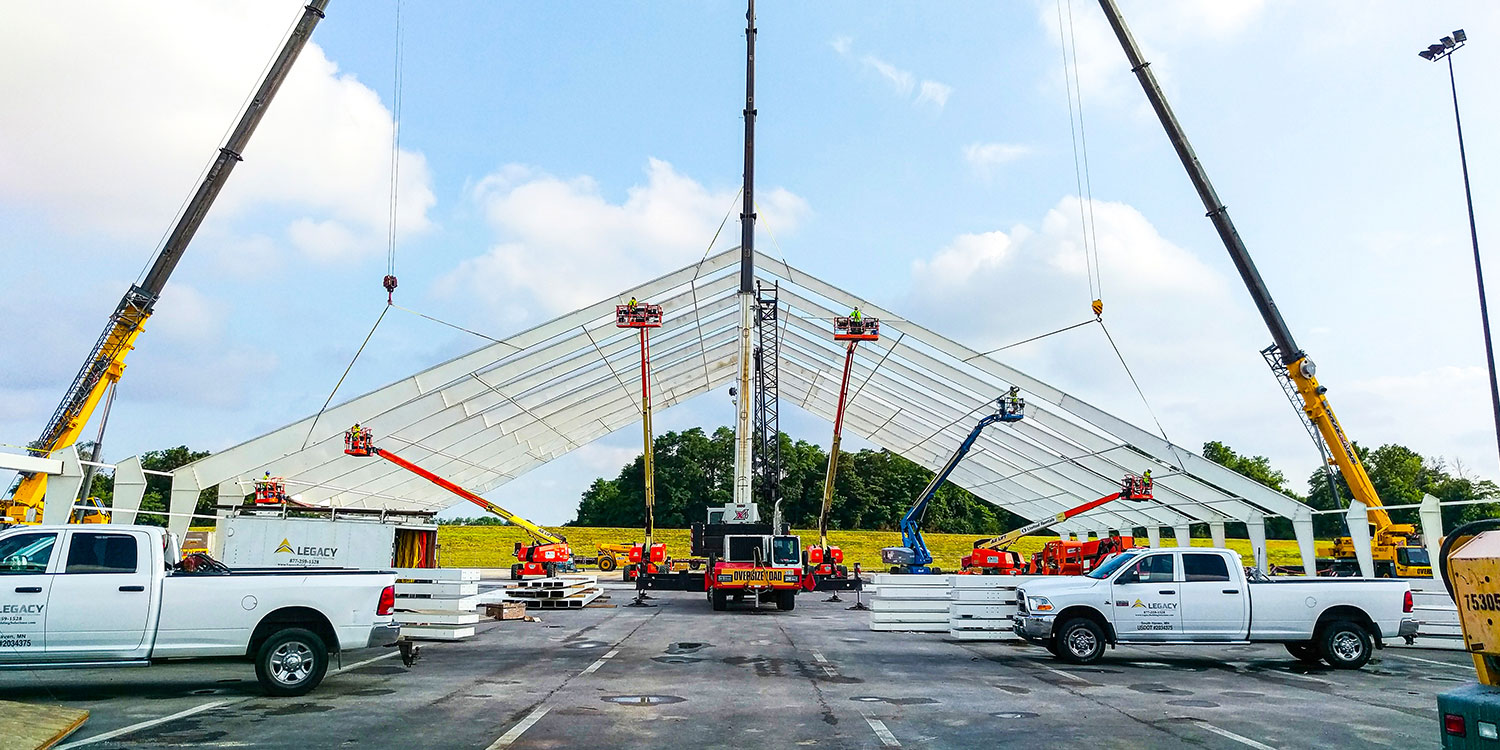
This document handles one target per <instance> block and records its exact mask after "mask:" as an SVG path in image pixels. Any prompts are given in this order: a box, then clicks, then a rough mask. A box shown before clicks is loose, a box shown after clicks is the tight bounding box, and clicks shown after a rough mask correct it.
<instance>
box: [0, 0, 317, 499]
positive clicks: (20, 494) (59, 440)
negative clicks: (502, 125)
mask: <svg viewBox="0 0 1500 750" xmlns="http://www.w3.org/2000/svg"><path fill="white" fill-rule="evenodd" d="M326 7H328V0H312V1H311V2H309V3H308V4H307V6H306V7H304V8H303V10H302V18H301V20H300V21H298V23H297V25H296V27H295V28H294V29H293V30H292V33H291V36H289V37H288V38H287V40H286V43H285V44H284V45H282V48H281V53H280V54H279V55H277V57H276V60H275V61H274V62H273V63H272V64H271V68H270V70H269V71H268V72H267V73H266V77H265V80H263V81H261V84H260V87H259V88H258V89H256V91H255V96H254V97H252V98H251V99H250V104H249V105H248V106H246V107H245V112H244V114H242V115H241V116H240V120H239V123H238V124H237V125H236V126H235V128H234V130H233V131H232V132H231V133H230V135H229V139H228V140H227V141H226V142H225V143H224V146H223V147H222V148H220V149H219V155H218V157H217V158H215V159H214V163H213V165H212V166H211V167H209V169H208V172H207V173H206V174H205V175H204V176H203V182H202V183H201V184H199V185H198V189H197V191H196V192H195V193H194V194H193V197H192V200H191V201H189V203H188V205H187V208H186V209H185V210H184V211H183V212H182V216H181V217H180V218H178V220H177V224H176V225H175V226H174V227H173V228H172V232H171V233H170V234H169V235H167V239H166V241H165V242H164V243H162V247H161V251H160V252H158V253H157V255H156V261H155V262H154V263H152V265H151V270H150V271H148V272H147V273H146V276H145V279H144V281H142V282H141V283H140V284H134V285H132V286H131V287H130V290H129V291H127V292H126V293H125V296H124V298H122V299H121V300H120V304H119V305H117V306H116V307H115V311H114V313H112V314H111V315H110V316H109V324H108V325H107V326H106V327H105V329H104V333H103V334H101V335H100V336H99V340H98V341H97V342H95V344H94V349H93V351H92V352H90V353H89V358H88V359H87V360H86V361H85V362H84V363H83V368H82V369H80V370H79V371H78V374H77V375H76V376H74V378H73V382H72V384H71V385H69V386H68V392H67V393H66V394H65V395H64V396H63V400H62V403H60V404H58V406H57V410H56V411H55V412H53V414H52V419H51V420H50V421H48V422H47V427H46V429H44V430H42V435H41V437H39V438H37V439H36V440H35V441H34V442H32V444H31V446H30V447H29V450H30V452H31V454H32V455H34V456H50V455H51V454H53V453H54V452H56V451H58V450H62V449H71V447H72V446H73V445H74V444H75V443H77V442H78V436H79V435H80V434H82V433H83V428H84V427H85V426H86V425H87V424H88V422H89V418H90V417H91V416H92V415H93V413H94V409H95V408H97V407H98V406H99V402H100V401H104V404H105V405H104V413H103V414H102V415H101V417H100V422H99V438H98V439H97V440H95V442H94V450H93V454H92V456H91V459H92V460H93V461H98V460H99V451H100V443H102V442H103V440H104V426H105V424H106V423H107V422H108V420H109V406H110V403H111V402H112V401H113V400H114V386H115V384H116V383H118V382H119V381H120V376H121V375H123V374H124V373H125V355H127V354H129V353H130V351H131V350H132V349H134V348H135V340H136V338H138V337H139V336H140V335H141V331H142V330H144V327H145V325H146V319H147V318H149V317H151V313H152V311H153V309H154V308H155V306H156V301H157V299H158V298H159V297H160V296H161V292H162V289H163V288H164V287H165V286H166V285H167V279H168V278H170V277H171V275H172V270H173V269H175V268H176V267H177V262H178V261H180V260H182V254H183V253H184V252H185V251H186V250H187V246H188V243H189V242H191V241H192V239H193V235H194V234H195V233H197V231H198V227H199V226H201V225H202V224H203V219H204V217H206V216H207V215H208V209H209V208H210V207H211V206H213V202H214V199H215V198H217V197H218V195H219V191H220V190H221V189H223V187H224V183H225V182H226V181H227V180H228V179H229V173H230V172H231V171H233V170H234V165H235V164H236V163H238V162H239V161H241V159H242V157H241V154H242V153H243V152H244V149H245V145H246V144H247V143H249V141H250V135H251V134H252V133H254V132H255V127H256V126H257V125H259V124H260V120H261V117H262V116H264V115H265V112H266V108H267V107H269V106H270V104H271V99H272V98H273V97H275V96H276V91H277V90H278V89H279V88H281V83H282V81H284V80H286V76H287V73H289V72H291V69H292V63H294V62H295V61H296V60H297V55H298V54H300V53H301V52H302V48H303V46H304V45H306V44H307V40H308V38H309V37H311V36H312V32H313V28H314V27H315V26H317V25H318V21H319V20H321V19H322V18H323V16H324V13H323V10H324V8H326ZM106 396H107V398H106ZM93 469H94V467H93V466H86V467H85V469H84V482H83V493H84V496H85V497H87V496H88V493H89V488H90V486H91V480H92V477H93ZM46 494H47V475H46V474H41V473H37V474H23V475H22V476H21V478H20V481H19V482H18V483H17V484H16V485H15V487H14V491H13V492H12V493H11V496H10V497H9V498H6V499H5V500H4V501H0V517H6V518H12V519H16V522H17V523H20V524H36V523H41V520H42V519H41V515H42V502H43V499H44V497H45V496H46Z"/></svg>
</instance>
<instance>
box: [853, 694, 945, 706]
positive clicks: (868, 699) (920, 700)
mask: <svg viewBox="0 0 1500 750" xmlns="http://www.w3.org/2000/svg"><path fill="white" fill-rule="evenodd" d="M849 700H851V701H858V702H860V703H889V704H891V705H893V706H920V705H923V704H927V703H937V701H936V700H933V699H932V698H926V697H917V698H886V697H884V696H879V695H856V696H854V697H853V698H850V699H849Z"/></svg>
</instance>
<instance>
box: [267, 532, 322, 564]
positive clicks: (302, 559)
mask: <svg viewBox="0 0 1500 750" xmlns="http://www.w3.org/2000/svg"><path fill="white" fill-rule="evenodd" d="M272 538H273V539H274V538H275V537H272ZM272 554H276V555H281V554H286V555H291V556H292V557H291V558H290V559H288V560H287V561H286V564H288V565H307V566H312V565H322V564H323V558H333V557H337V556H338V554H339V548H338V547H296V548H293V547H292V543H291V539H289V538H284V539H282V540H281V545H280V546H278V547H277V548H276V551H275V552H274V553H272Z"/></svg>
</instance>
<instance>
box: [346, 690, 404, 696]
mask: <svg viewBox="0 0 1500 750" xmlns="http://www.w3.org/2000/svg"><path fill="white" fill-rule="evenodd" d="M395 692H396V691H395V690H393V689H391V688H365V689H363V690H355V691H354V692H352V693H350V695H362V696H371V695H391V694H393V693H395Z"/></svg>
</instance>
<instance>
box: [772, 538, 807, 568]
mask: <svg viewBox="0 0 1500 750" xmlns="http://www.w3.org/2000/svg"><path fill="white" fill-rule="evenodd" d="M801 547H802V541H801V540H800V539H798V538H797V537H794V536H778V537H776V538H774V539H772V540H771V564H772V565H796V564H797V563H799V562H801V561H802V550H801Z"/></svg>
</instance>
